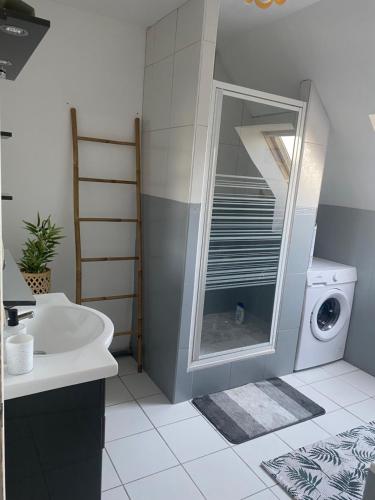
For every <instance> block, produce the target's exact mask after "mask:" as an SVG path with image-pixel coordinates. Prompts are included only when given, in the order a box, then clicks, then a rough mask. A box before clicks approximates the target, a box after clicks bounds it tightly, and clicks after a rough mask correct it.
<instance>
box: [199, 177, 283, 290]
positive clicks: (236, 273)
mask: <svg viewBox="0 0 375 500" xmlns="http://www.w3.org/2000/svg"><path fill="white" fill-rule="evenodd" d="M275 206H276V197H275V196H274V195H273V193H272V191H271V188H270V187H269V185H268V184H267V182H266V181H265V179H263V178H261V177H245V176H234V175H222V174H218V175H217V176H216V182H215V193H214V200H213V206H212V218H211V220H212V223H211V232H210V245H209V253H208V264H207V279H206V290H225V289H231V288H241V287H254V286H263V285H274V284H276V279H277V273H278V264H279V254H280V246H281V238H282V229H281V225H282V222H283V214H282V213H281V211H280V210H279V209H277V208H275Z"/></svg>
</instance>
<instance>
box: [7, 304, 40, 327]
mask: <svg viewBox="0 0 375 500" xmlns="http://www.w3.org/2000/svg"><path fill="white" fill-rule="evenodd" d="M5 310H6V312H7V315H8V319H11V320H12V321H14V322H15V323H16V324H18V322H19V321H22V320H23V319H32V318H33V317H34V311H27V312H24V313H21V314H18V310H17V309H12V308H11V307H5Z"/></svg>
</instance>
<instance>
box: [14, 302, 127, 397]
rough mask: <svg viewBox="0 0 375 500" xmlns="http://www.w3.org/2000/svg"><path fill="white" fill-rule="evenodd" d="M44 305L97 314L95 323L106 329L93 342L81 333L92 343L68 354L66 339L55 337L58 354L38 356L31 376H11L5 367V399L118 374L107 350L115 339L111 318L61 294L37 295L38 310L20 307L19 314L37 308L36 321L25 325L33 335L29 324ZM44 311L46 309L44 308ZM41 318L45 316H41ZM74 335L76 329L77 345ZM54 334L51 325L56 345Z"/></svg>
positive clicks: (115, 364) (70, 333) (88, 335)
mask: <svg viewBox="0 0 375 500" xmlns="http://www.w3.org/2000/svg"><path fill="white" fill-rule="evenodd" d="M44 306H53V307H56V308H60V307H61V308H64V307H69V308H72V310H73V312H76V311H75V309H79V308H81V309H82V311H83V312H85V311H87V312H88V313H89V314H92V312H94V313H95V320H97V323H98V322H99V325H100V326H101V327H102V328H103V333H102V334H100V335H97V336H96V338H93V339H91V338H90V332H85V331H84V329H82V330H81V332H80V334H82V332H83V333H84V336H85V337H86V336H87V337H88V340H89V341H88V342H87V343H86V344H84V345H81V346H78V347H77V348H73V349H72V350H66V351H63V340H61V339H58V338H57V336H56V343H57V348H56V350H57V351H58V352H55V353H52V354H47V355H35V356H34V369H33V371H32V372H31V373H27V374H25V375H18V376H14V375H9V374H8V373H7V369H6V365H5V368H4V399H5V400H9V399H13V398H19V397H22V396H28V395H31V394H36V393H38V392H44V391H49V390H52V389H59V388H62V387H67V386H70V385H76V384H81V383H85V382H91V381H94V380H99V379H103V378H108V377H112V376H114V375H116V374H117V371H118V365H117V362H116V360H115V358H114V357H113V356H112V354H111V353H110V352H109V350H108V347H109V345H110V343H111V341H112V338H113V324H112V322H111V321H110V320H109V318H107V317H106V316H105V315H103V314H102V313H100V312H98V311H94V310H91V309H90V310H88V308H86V307H83V306H77V305H75V304H73V303H71V302H70V301H69V300H68V298H67V297H66V296H65V295H64V294H62V293H53V294H48V295H40V296H36V306H35V307H30V306H25V307H19V308H18V309H19V311H20V312H23V311H30V310H31V309H35V319H32V320H25V324H26V325H27V326H28V333H30V334H32V335H33V334H34V333H33V328H35V327H29V325H31V322H33V321H37V320H38V308H43V307H44ZM44 310H46V309H45V308H44ZM56 310H57V309H56ZM39 311H42V309H39ZM51 311H54V309H51ZM44 314H45V313H44ZM92 316H94V315H92ZM42 318H44V317H43V316H42ZM39 321H41V319H39ZM36 324H37V323H36ZM89 324H90V323H89ZM44 326H45V325H43V327H44ZM35 333H36V334H35V335H34V339H36V336H37V332H35ZM55 333H56V332H55ZM72 333H73V334H74V331H73V330H72V331H71V332H69V335H70V338H71V339H72V342H74V341H75V339H74V338H73V337H74V335H72ZM53 334H54V327H53V325H52V324H51V338H50V339H48V343H49V344H50V345H51V342H52V344H53ZM86 334H87V335H86ZM48 335H49V332H48ZM67 337H68V336H67ZM68 340H69V337H68ZM35 342H36V346H35V349H38V343H37V341H35ZM83 342H84V341H83ZM81 343H82V342H81ZM47 353H48V350H47Z"/></svg>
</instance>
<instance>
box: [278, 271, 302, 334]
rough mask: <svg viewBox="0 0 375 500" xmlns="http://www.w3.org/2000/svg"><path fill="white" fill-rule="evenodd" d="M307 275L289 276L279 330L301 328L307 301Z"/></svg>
mask: <svg viewBox="0 0 375 500" xmlns="http://www.w3.org/2000/svg"><path fill="white" fill-rule="evenodd" d="M305 287H306V273H301V274H287V275H286V277H285V281H284V288H283V296H282V299H281V309H280V318H279V324H278V330H279V331H283V330H293V329H296V328H299V325H300V322H301V315H302V308H303V302H304V300H305Z"/></svg>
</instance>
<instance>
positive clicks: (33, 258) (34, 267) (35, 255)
mask: <svg viewBox="0 0 375 500" xmlns="http://www.w3.org/2000/svg"><path fill="white" fill-rule="evenodd" d="M23 223H24V224H25V229H26V230H27V231H28V232H29V233H30V235H31V236H30V237H29V238H28V239H27V240H26V242H25V245H24V248H23V249H22V258H21V260H20V262H19V266H20V269H21V271H23V272H25V273H43V272H45V271H46V270H47V264H48V263H49V262H52V261H53V259H54V258H55V257H56V255H57V251H56V247H57V246H58V245H59V244H60V240H61V239H62V238H64V236H63V234H62V231H63V228H62V227H57V226H56V225H55V224H52V222H51V216H49V217H47V218H46V219H41V218H40V214H39V213H38V216H37V222H36V224H33V223H32V222H27V221H23Z"/></svg>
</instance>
